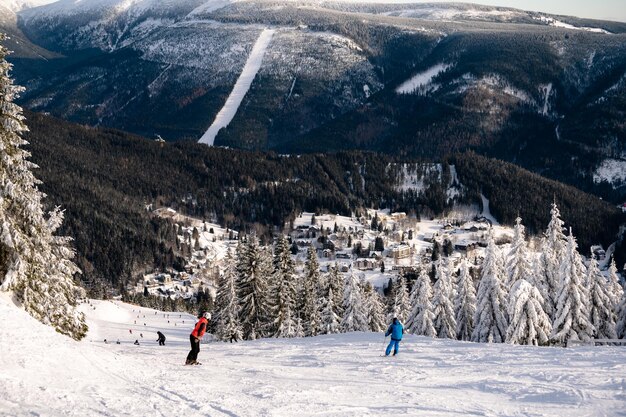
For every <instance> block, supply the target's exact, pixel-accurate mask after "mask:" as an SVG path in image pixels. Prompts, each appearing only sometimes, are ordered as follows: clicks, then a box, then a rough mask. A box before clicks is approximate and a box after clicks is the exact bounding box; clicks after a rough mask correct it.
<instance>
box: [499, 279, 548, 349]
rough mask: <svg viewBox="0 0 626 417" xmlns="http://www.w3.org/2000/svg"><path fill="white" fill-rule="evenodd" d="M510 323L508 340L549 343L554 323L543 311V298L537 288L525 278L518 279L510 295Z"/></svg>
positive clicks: (519, 343) (519, 342) (540, 344)
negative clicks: (551, 322) (552, 323)
mask: <svg viewBox="0 0 626 417" xmlns="http://www.w3.org/2000/svg"><path fill="white" fill-rule="evenodd" d="M508 310H509V318H510V323H509V327H508V329H507V332H506V342H507V343H511V344H516V345H533V346H542V345H546V344H548V341H549V336H550V331H551V330H552V325H551V324H550V318H549V317H548V315H547V314H546V313H545V312H544V311H543V300H542V297H541V294H540V293H539V291H538V290H537V288H535V287H533V286H532V285H531V284H530V283H529V282H528V281H526V280H525V279H518V280H517V281H515V284H514V285H513V287H512V288H511V292H510V296H509V306H508Z"/></svg>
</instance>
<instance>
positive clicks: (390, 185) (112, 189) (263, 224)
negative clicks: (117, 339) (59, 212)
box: [26, 112, 626, 286]
mask: <svg viewBox="0 0 626 417" xmlns="http://www.w3.org/2000/svg"><path fill="white" fill-rule="evenodd" d="M26 115H27V124H28V125H29V127H30V130H31V131H30V132H29V133H28V134H27V135H26V138H27V140H28V141H29V142H30V145H29V149H30V150H31V152H32V154H33V156H32V160H33V161H34V162H35V163H37V164H38V165H39V166H40V169H38V170H37V171H36V175H37V176H38V178H39V179H41V180H42V181H43V185H42V189H43V191H44V192H45V193H46V194H48V198H47V202H48V203H49V204H50V205H51V206H52V205H61V206H62V207H63V208H64V209H65V210H66V221H65V223H64V225H63V227H64V229H65V230H64V232H65V233H67V234H69V235H71V236H72V237H74V238H75V240H76V241H75V246H76V248H77V249H78V255H79V257H78V263H79V265H80V266H81V268H82V269H83V271H84V279H85V280H87V281H90V282H91V281H95V282H109V283H113V284H114V285H116V286H118V285H120V284H121V283H123V282H125V281H126V280H128V279H130V278H131V277H132V276H134V275H135V274H137V273H139V272H141V271H144V270H147V269H152V268H154V267H165V266H174V267H178V268H180V267H182V264H181V263H182V262H183V261H182V259H181V257H180V256H179V255H180V254H179V253H178V252H177V249H176V245H175V239H176V235H175V231H174V230H173V227H172V225H170V224H168V223H165V222H163V221H162V220H158V219H156V218H154V217H152V215H151V213H150V212H149V211H148V210H146V207H147V206H148V205H152V207H153V208H155V207H157V206H168V207H173V208H175V209H177V210H179V211H181V212H183V213H188V214H190V215H194V216H199V217H205V218H208V219H211V220H214V221H217V222H219V223H221V224H223V225H225V226H227V227H230V228H235V229H237V230H242V231H244V232H248V233H249V232H252V231H255V232H256V233H257V234H259V235H260V236H262V237H264V238H265V239H266V238H267V237H269V236H271V235H272V234H275V233H276V232H277V231H278V230H279V229H280V228H282V227H283V225H284V224H285V222H287V224H288V220H289V219H290V218H293V217H295V216H296V215H297V213H299V212H302V211H309V212H330V213H339V214H344V215H350V214H351V213H353V212H355V211H358V210H359V209H361V208H363V207H380V208H390V209H391V210H393V211H406V212H409V213H415V214H418V215H419V214H422V215H433V214H441V213H445V212H446V211H447V210H448V209H449V208H450V207H451V206H452V205H453V204H455V203H478V202H480V193H481V192H482V194H484V195H485V196H486V197H487V198H489V199H490V200H491V210H492V212H493V213H494V214H495V215H496V216H497V217H498V219H499V220H500V221H502V222H504V223H506V224H512V223H513V222H514V219H515V217H516V216H517V215H518V214H519V215H520V216H522V217H523V218H524V222H525V224H527V225H528V227H529V230H530V231H531V232H538V231H540V230H543V229H544V228H545V227H546V225H547V223H548V219H549V206H550V204H551V203H552V202H553V201H556V202H557V204H559V206H560V207H561V208H562V210H561V212H562V215H563V219H564V220H565V221H566V222H567V225H568V226H571V227H572V228H573V231H574V233H575V234H576V236H577V237H578V239H579V242H580V244H581V252H583V253H585V252H586V249H582V248H585V247H588V246H589V245H591V244H596V243H602V244H604V245H605V246H606V245H608V244H610V243H612V242H613V241H615V239H616V234H617V232H618V227H619V224H621V223H623V222H624V221H626V219H625V218H624V215H623V214H621V213H620V212H619V211H618V210H617V208H616V207H615V206H614V205H611V204H609V203H606V202H603V201H601V200H599V199H597V198H596V197H593V196H591V195H589V194H585V193H583V192H580V191H578V190H576V189H575V188H572V187H569V186H565V185H563V184H560V183H557V182H554V181H551V180H547V179H545V178H542V177H540V176H538V175H536V174H532V173H530V172H527V171H524V170H521V169H519V168H518V167H516V166H514V165H512V164H507V163H503V162H500V161H497V160H493V159H486V158H483V157H480V156H477V155H475V154H472V153H467V154H462V155H457V156H455V157H454V158H451V159H450V160H449V161H447V163H444V164H443V169H440V170H437V169H435V170H433V169H432V167H433V165H432V163H428V164H425V163H423V162H421V161H418V160H411V159H410V158H398V157H391V156H385V155H377V154H374V153H367V152H339V153H336V154H328V155H322V154H310V155H302V156H291V157H290V156H282V155H277V154H275V153H260V152H247V151H240V150H230V149H223V148H210V147H207V146H205V145H201V144H196V143H192V142H178V143H171V144H168V143H159V142H156V141H153V140H147V139H145V138H142V137H139V136H135V135H131V134H128V133H124V132H121V131H117V130H112V129H101V128H91V127H86V126H79V125H76V124H72V123H68V122H65V121H62V120H59V119H56V118H52V117H50V116H46V115H42V114H37V113H31V112H27V113H26ZM448 163H450V164H454V165H455V167H456V172H457V175H458V178H459V180H460V182H461V184H453V181H452V179H451V175H450V170H449V169H448ZM407 172H411V175H413V177H414V178H415V179H416V180H419V181H418V182H420V183H423V184H424V186H422V187H414V188H411V187H408V188H407V187H403V186H401V185H402V184H406V183H407V180H406V175H407ZM450 187H455V188H456V189H457V191H459V197H457V198H456V199H455V200H450V199H449V197H448V195H449V194H448V191H449V189H450ZM620 257H621V258H620V260H621V262H624V260H625V259H624V255H623V253H622V254H621V255H620Z"/></svg>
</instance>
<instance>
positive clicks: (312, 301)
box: [302, 246, 321, 336]
mask: <svg viewBox="0 0 626 417" xmlns="http://www.w3.org/2000/svg"><path fill="white" fill-rule="evenodd" d="M320 277H321V275H320V266H319V263H318V262H317V254H316V253H315V249H314V248H313V246H309V250H308V252H307V258H306V262H305V264H304V282H303V291H304V294H303V298H304V305H303V310H302V324H303V326H304V334H305V335H306V336H315V335H317V334H318V333H319V330H320V324H321V320H320Z"/></svg>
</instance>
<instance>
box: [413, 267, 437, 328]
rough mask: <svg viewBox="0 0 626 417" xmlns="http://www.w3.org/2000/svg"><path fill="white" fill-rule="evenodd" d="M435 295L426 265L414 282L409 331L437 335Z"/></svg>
mask: <svg viewBox="0 0 626 417" xmlns="http://www.w3.org/2000/svg"><path fill="white" fill-rule="evenodd" d="M432 296H433V290H432V286H431V285H430V277H429V276H428V268H426V267H425V266H424V267H422V269H421V270H420V273H419V275H418V276H417V280H416V281H415V283H414V284H413V289H412V290H411V301H410V303H411V306H412V307H413V308H412V310H411V314H410V315H409V318H408V320H407V323H406V327H407V330H408V332H409V333H413V334H416V335H421V336H428V337H436V336H437V331H436V330H435V326H434V324H433V323H434V320H435V314H434V313H433V305H432V303H431V299H432Z"/></svg>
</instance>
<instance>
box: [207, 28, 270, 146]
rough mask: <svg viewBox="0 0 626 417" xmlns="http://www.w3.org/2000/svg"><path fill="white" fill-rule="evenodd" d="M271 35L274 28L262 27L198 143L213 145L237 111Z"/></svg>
mask: <svg viewBox="0 0 626 417" xmlns="http://www.w3.org/2000/svg"><path fill="white" fill-rule="evenodd" d="M272 36H274V30H272V29H264V30H263V32H261V35H259V39H258V40H257V41H256V43H255V44H254V47H253V48H252V52H250V56H248V60H247V61H246V65H245V66H244V67H243V71H242V72H241V75H240V76H239V78H238V79H237V82H236V83H235V87H233V91H232V92H231V93H230V95H229V96H228V99H226V103H224V107H222V109H221V110H220V112H219V113H218V114H217V116H215V120H214V121H213V124H211V126H210V127H209V130H207V131H206V132H205V133H204V135H202V137H201V138H200V140H199V142H200V143H206V144H207V145H213V142H214V141H215V137H216V136H217V133H218V132H219V131H220V129H222V128H223V127H226V126H228V124H229V123H230V122H231V121H232V120H233V118H234V117H235V114H236V113H237V109H239V106H240V105H241V102H242V101H243V98H244V97H245V95H246V93H247V92H248V90H249V89H250V86H251V85H252V81H254V77H256V74H257V72H259V69H260V68H261V63H262V62H263V56H264V55H265V51H266V50H267V47H268V46H269V44H270V42H271V41H272Z"/></svg>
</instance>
